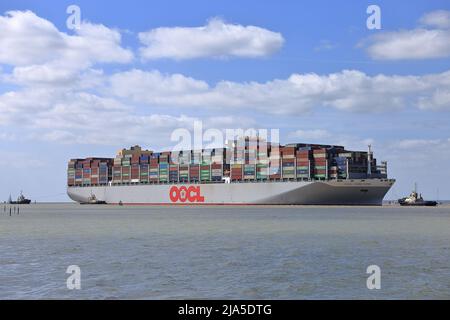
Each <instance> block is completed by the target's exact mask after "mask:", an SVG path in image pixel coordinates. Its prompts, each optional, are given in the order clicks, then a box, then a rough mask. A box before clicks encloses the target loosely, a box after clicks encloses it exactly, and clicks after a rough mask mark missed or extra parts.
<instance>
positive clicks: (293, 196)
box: [67, 179, 394, 206]
mask: <svg viewBox="0 0 450 320" xmlns="http://www.w3.org/2000/svg"><path fill="white" fill-rule="evenodd" d="M393 184H394V180H387V179H367V180H329V181H283V182H240V183H198V184H136V185H108V186H89V187H87V186H85V187H69V188H68V190H67V193H68V196H69V197H70V198H71V199H72V200H74V201H76V202H79V203H85V202H87V201H88V199H89V197H90V196H92V194H95V197H96V198H97V199H98V200H99V201H105V202H106V203H107V204H141V205H146V204H148V205H166V204H167V205H169V204H170V205H177V204H189V205H208V204H210V205H227V204H229V205H264V204H272V205H374V206H376V205H381V204H382V201H383V198H384V196H385V195H386V193H387V192H388V191H389V189H390V188H391V187H392V185H393Z"/></svg>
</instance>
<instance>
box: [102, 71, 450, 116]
mask: <svg viewBox="0 0 450 320" xmlns="http://www.w3.org/2000/svg"><path fill="white" fill-rule="evenodd" d="M449 86H450V71H447V72H443V73H440V74H430V75H423V76H397V75H392V76H387V75H382V74H380V75H375V76H369V75H366V74H365V73H363V72H361V71H357V70H344V71H341V72H338V73H332V74H328V75H318V74H315V73H311V74H292V75H291V76H290V77H289V78H287V79H274V80H271V81H267V82H265V83H259V82H244V83H239V82H231V81H220V82H218V83H217V84H216V85H214V86H210V85H208V84H207V83H206V82H204V81H201V80H196V79H193V78H189V77H185V76H183V75H180V74H175V75H168V74H161V73H159V72H157V71H150V72H146V71H140V70H132V71H129V72H122V73H116V74H114V75H113V76H111V79H110V86H109V93H111V94H112V95H114V96H117V97H120V98H126V99H131V100H132V101H134V102H136V103H143V104H147V105H149V106H170V107H195V108H205V109H219V108H221V109H222V110H224V108H225V110H226V109H227V108H230V109H231V108H232V109H239V110H242V111H246V110H247V111H260V112H265V113H271V114H299V113H301V112H307V111H309V110H312V109H314V108H320V107H322V108H324V107H328V108H334V109H338V110H343V111H352V112H377V111H380V112H381V111H392V110H401V109H402V108H405V107H410V106H415V107H420V108H421V109H424V110H428V109H430V110H433V109H437V110H446V109H447V110H448V109H450V105H448V104H445V103H444V102H442V98H434V96H435V95H436V94H439V92H441V91H445V90H448V89H447V88H448V87H449ZM444 98H445V97H444Z"/></svg>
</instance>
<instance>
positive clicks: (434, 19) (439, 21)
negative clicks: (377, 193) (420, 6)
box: [420, 10, 450, 29]
mask: <svg viewBox="0 0 450 320" xmlns="http://www.w3.org/2000/svg"><path fill="white" fill-rule="evenodd" d="M420 22H421V23H422V24H423V25H426V26H430V27H434V28H441V29H446V28H450V11H447V10H436V11H432V12H429V13H426V14H424V15H423V16H422V17H421V18H420Z"/></svg>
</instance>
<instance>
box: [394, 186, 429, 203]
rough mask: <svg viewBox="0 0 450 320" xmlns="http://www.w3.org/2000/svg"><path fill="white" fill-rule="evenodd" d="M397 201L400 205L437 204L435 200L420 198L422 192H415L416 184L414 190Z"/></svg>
mask: <svg viewBox="0 0 450 320" xmlns="http://www.w3.org/2000/svg"><path fill="white" fill-rule="evenodd" d="M398 203H399V204H400V205H401V206H416V207H420V206H421V207H435V206H437V204H438V203H437V201H425V200H423V198H422V194H419V193H417V184H416V186H415V188H414V191H413V192H411V194H410V195H409V197H405V198H401V199H398Z"/></svg>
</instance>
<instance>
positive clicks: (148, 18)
mask: <svg viewBox="0 0 450 320" xmlns="http://www.w3.org/2000/svg"><path fill="white" fill-rule="evenodd" d="M71 5H76V6H77V7H78V8H79V9H80V11H79V13H80V23H79V24H78V23H77V19H76V16H74V15H73V12H74V11H72V10H68V7H69V6H71ZM370 5H376V6H378V8H379V12H380V14H379V20H377V21H379V28H369V27H368V23H367V20H368V19H369V26H373V24H371V22H374V21H375V20H373V17H372V14H373V11H371V10H369V13H368V12H367V9H368V7H369V6H370ZM69 9H70V8H69ZM67 11H69V13H67ZM74 17H75V19H74ZM375 26H376V24H375ZM195 121H202V124H203V127H204V128H205V129H208V128H211V129H219V130H225V129H234V128H243V129H248V128H255V129H279V130H280V131H279V132H280V142H281V143H292V142H310V143H324V144H339V145H344V146H346V147H347V148H348V149H355V150H366V149H367V145H368V144H371V145H372V147H373V150H374V153H375V157H376V158H377V159H378V161H381V160H386V161H387V162H388V173H389V176H390V177H391V178H395V179H396V180H397V182H396V184H395V185H394V188H393V189H392V190H391V191H390V192H389V193H388V195H387V197H386V199H397V198H399V197H401V196H404V195H406V194H409V192H410V191H411V190H412V188H413V186H414V183H415V182H417V183H418V186H419V190H420V191H421V192H422V193H423V194H424V196H425V197H426V198H430V199H431V198H433V199H435V198H438V199H441V200H442V199H450V183H449V181H450V129H449V128H450V125H449V124H450V2H448V1H444V0H441V1H439V0H432V1H414V2H411V1H400V0H399V1H370V2H366V1H343V0H342V1H323V0H315V1H301V2H300V1H283V2H280V1H264V2H262V1H239V2H238V1H234V2H233V1H167V0H166V1H137V0H128V1H122V2H119V1H77V2H73V1H58V2H57V3H56V2H55V3H53V2H37V1H8V0H6V1H5V0H4V1H2V2H0V148H1V150H2V152H1V155H0V176H1V180H0V199H1V200H2V201H3V199H4V200H6V199H7V198H8V196H9V195H10V194H11V195H12V196H13V197H16V196H17V195H18V194H19V192H20V190H23V191H24V193H25V195H26V196H28V197H29V198H31V199H33V200H37V201H67V200H68V197H67V196H66V193H65V190H66V168H67V161H68V160H69V159H70V158H83V157H88V156H102V157H113V156H114V155H115V154H116V152H117V150H119V149H121V148H124V147H129V146H131V145H135V144H139V145H141V146H143V147H145V148H149V149H152V150H156V151H160V150H162V149H167V148H170V147H171V146H173V145H174V144H175V143H176V142H174V141H171V134H172V133H173V132H174V130H176V129H178V128H186V129H188V130H192V127H193V124H194V122H195Z"/></svg>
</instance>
